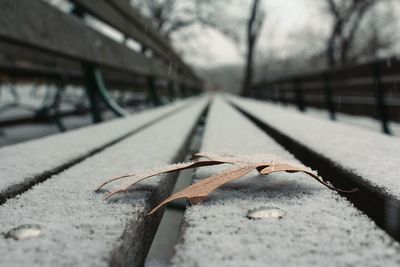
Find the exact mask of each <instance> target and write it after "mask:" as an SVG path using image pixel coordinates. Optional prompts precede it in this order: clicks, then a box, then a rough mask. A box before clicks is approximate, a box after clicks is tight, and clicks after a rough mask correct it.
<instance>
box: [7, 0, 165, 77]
mask: <svg viewBox="0 0 400 267" xmlns="http://www.w3.org/2000/svg"><path fill="white" fill-rule="evenodd" d="M0 25H1V27H0V39H2V40H3V41H7V42H13V43H18V44H23V45H26V46H30V47H32V48H37V49H39V50H43V51H47V52H51V53H54V54H58V55H62V56H66V57H69V58H73V59H76V60H80V61H84V62H87V63H93V64H98V65H102V66H106V67H110V68H115V69H120V70H125V71H130V72H134V73H138V74H142V75H154V76H161V77H170V75H171V73H168V67H167V66H165V65H164V64H159V63H158V62H156V61H154V60H151V59H149V58H147V57H146V56H145V55H143V54H141V53H138V52H135V51H133V50H132V49H129V48H128V47H126V46H124V45H122V44H119V43H117V42H116V41H113V40H111V39H110V38H108V37H106V36H104V35H102V34H100V33H98V32H97V31H95V30H93V29H90V28H89V27H87V26H86V25H84V24H83V23H82V22H81V21H80V20H79V19H77V18H74V17H72V16H69V15H67V14H64V13H62V12H61V11H58V10H56V9H55V8H53V7H51V6H49V5H48V4H46V3H44V2H42V1H31V0H18V1H15V0H4V1H1V2H0Z"/></svg>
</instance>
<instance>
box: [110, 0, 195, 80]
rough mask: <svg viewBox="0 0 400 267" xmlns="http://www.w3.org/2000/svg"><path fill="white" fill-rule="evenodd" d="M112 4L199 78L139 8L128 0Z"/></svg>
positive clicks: (113, 1)
mask: <svg viewBox="0 0 400 267" xmlns="http://www.w3.org/2000/svg"><path fill="white" fill-rule="evenodd" d="M109 2H110V4H112V5H113V6H114V7H116V8H117V9H118V10H119V11H120V12H121V13H123V14H125V16H126V17H127V18H129V19H130V20H131V21H132V22H133V23H135V24H136V25H137V26H138V28H139V29H142V30H145V31H146V34H147V36H148V37H149V38H151V39H153V40H154V42H155V43H157V44H158V45H160V46H161V47H162V48H163V49H164V50H165V51H167V53H168V54H169V55H170V56H171V58H173V59H174V60H175V61H177V62H178V64H179V65H180V66H183V68H184V69H183V71H184V73H185V74H188V75H189V76H191V78H193V79H195V80H197V81H198V82H199V79H198V78H197V76H196V75H195V73H194V72H193V70H192V69H191V68H189V66H187V65H186V64H185V63H184V62H183V60H182V58H181V57H180V56H179V55H178V54H176V53H175V51H174V49H173V48H172V47H171V45H170V44H169V42H166V41H165V37H163V36H161V35H160V34H159V33H158V31H157V30H156V29H155V28H154V27H153V24H152V23H151V21H150V20H149V19H147V18H145V17H143V16H142V15H141V14H140V13H139V11H138V10H136V9H135V8H133V7H132V6H131V5H130V4H129V2H128V1H125V0H110V1H109Z"/></svg>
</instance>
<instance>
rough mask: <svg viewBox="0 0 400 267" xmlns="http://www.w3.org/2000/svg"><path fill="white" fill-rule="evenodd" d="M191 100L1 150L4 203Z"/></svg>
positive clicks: (1, 198) (1, 199)
mask: <svg viewBox="0 0 400 267" xmlns="http://www.w3.org/2000/svg"><path fill="white" fill-rule="evenodd" d="M188 101H191V100H188ZM188 101H180V102H177V103H174V104H172V105H167V106H164V107H160V108H155V109H151V110H148V111H144V112H141V113H138V114H135V115H131V116H129V117H127V118H121V119H115V120H113V121H111V122H106V123H101V124H97V125H94V126H90V127H84V128H81V129H78V130H74V131H70V132H66V133H62V134H55V135H53V136H51V137H45V138H40V139H36V140H33V141H29V142H26V143H21V144H17V145H13V146H8V147H4V148H2V149H0V203H1V202H4V201H5V200H6V199H7V198H9V197H12V196H14V195H15V194H17V193H20V192H21V191H23V190H24V188H27V187H29V186H31V185H32V184H34V183H36V182H38V181H41V180H43V179H45V178H46V177H47V176H49V175H51V174H52V173H56V172H57V171H59V170H60V169H63V168H65V167H67V166H68V165H69V164H73V163H74V162H75V161H78V160H80V159H83V158H85V157H87V156H88V155H90V154H92V153H94V152H96V151H98V150H99V149H102V148H104V147H106V146H107V145H110V144H112V143H113V142H116V141H118V140H119V139H121V138H124V137H126V136H127V135H129V134H131V133H134V132H135V131H138V130H140V129H141V128H143V127H145V126H147V125H149V124H151V123H153V122H155V121H156V120H158V119H161V118H163V117H164V116H166V115H168V114H170V113H171V112H175V111H176V110H178V109H180V108H183V107H184V106H185V105H187V103H188Z"/></svg>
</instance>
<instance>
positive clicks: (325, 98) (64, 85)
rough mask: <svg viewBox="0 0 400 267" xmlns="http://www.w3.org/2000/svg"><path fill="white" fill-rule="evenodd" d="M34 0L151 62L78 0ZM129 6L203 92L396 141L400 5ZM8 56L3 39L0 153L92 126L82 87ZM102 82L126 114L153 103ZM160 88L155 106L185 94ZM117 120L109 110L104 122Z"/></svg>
mask: <svg viewBox="0 0 400 267" xmlns="http://www.w3.org/2000/svg"><path fill="white" fill-rule="evenodd" d="M32 1H43V2H46V4H48V5H51V6H52V7H53V8H56V9H57V10H59V11H61V12H63V13H65V14H69V15H71V14H72V15H73V16H76V17H79V19H80V20H81V21H82V23H84V24H85V25H86V26H88V27H90V28H91V29H94V30H95V31H97V32H100V33H101V34H103V35H105V36H107V37H108V38H111V39H112V40H114V41H115V42H118V43H120V44H123V45H124V46H126V47H128V48H129V49H132V50H133V51H136V52H138V53H143V54H145V55H146V56H148V57H153V56H154V55H153V54H152V53H151V51H149V50H147V49H146V48H145V47H143V45H142V44H141V43H140V42H138V41H137V40H134V39H132V38H127V36H126V34H125V33H123V32H121V31H120V30H119V29H116V28H115V27H113V26H110V25H109V24H107V23H105V22H104V21H102V20H101V19H100V18H99V17H98V16H95V14H92V13H91V12H88V10H87V9H85V8H84V6H82V5H79V1H69V0H32ZM124 1H128V0H124ZM17 2H18V1H17ZM128 2H129V5H131V6H132V7H133V8H134V9H135V10H138V11H139V12H140V14H142V15H143V16H144V17H146V18H147V19H148V20H147V21H148V23H151V24H152V25H151V26H148V27H151V28H154V29H156V30H157V31H158V32H159V33H160V35H161V36H162V37H163V38H164V40H165V42H167V43H170V44H171V46H172V47H173V49H174V50H175V51H176V53H177V54H178V55H179V56H180V57H182V59H183V61H184V62H185V63H186V64H188V65H189V66H190V67H191V68H192V69H193V70H194V71H195V73H196V76H197V77H199V78H200V79H201V80H202V89H201V90H200V91H213V92H214V91H220V92H225V93H232V94H238V95H242V96H246V97H254V98H257V99H260V100H265V101H272V102H275V103H277V104H279V105H285V106H286V107H287V108H291V109H296V110H299V112H305V113H306V114H309V115H310V116H318V117H321V118H326V119H331V120H338V121H343V122H346V123H351V124H354V125H356V126H359V127H364V128H368V129H371V130H373V131H381V132H383V133H386V134H390V135H394V136H398V135H400V126H399V124H398V122H399V121H400V113H399V111H400V90H399V89H398V81H400V80H399V77H400V62H399V61H398V55H399V54H400V42H399V40H400V19H399V17H400V2H399V1H398V0H397V1H396V0H286V1H280V0H130V1H128ZM90 3H91V5H94V6H95V5H98V4H99V3H97V2H96V1H92V2H90ZM146 27H147V26H146ZM60 31H63V28H62V27H61V28H60ZM144 31H147V28H146V29H144ZM80 42H84V40H80ZM9 51H10V44H9V43H7V42H0V59H1V61H2V62H0V64H1V66H2V67H1V68H0V81H1V87H0V127H1V128H0V146H5V145H10V144H15V143H18V142H21V141H25V140H30V139H33V138H38V137H41V136H45V135H49V134H54V133H58V132H61V131H66V130H70V129H74V128H78V127H81V126H84V125H89V124H91V123H92V121H93V118H92V116H91V114H90V112H89V109H90V106H89V99H88V97H87V94H86V92H85V86H83V85H82V84H80V83H79V82H70V80H68V81H62V79H61V81H60V78H57V79H55V80H54V79H53V80H51V79H43V78H42V79H40V80H38V79H32V78H30V79H27V78H26V77H24V79H20V77H19V75H15V73H14V72H10V71H8V69H7V68H8V66H6V67H3V65H7V64H10V62H14V63H15V62H20V63H21V62H23V63H24V64H28V65H29V64H36V65H37V64H38V61H37V57H32V55H25V54H24V53H23V51H24V50H21V51H22V52H18V53H13V56H12V57H10V55H9ZM18 55H21V58H23V59H21V58H19V56H18ZM36 56H37V55H36ZM41 58H43V57H41ZM47 62H51V59H49V60H47ZM63 64H64V63H63ZM68 64H69V66H70V68H69V69H70V70H71V69H73V68H76V69H80V66H79V65H77V66H74V64H75V63H74V62H65V65H68ZM169 64H170V67H171V68H173V67H174V65H173V64H174V63H172V62H170V63H169ZM5 70H7V71H5ZM104 76H105V80H106V82H108V83H109V84H110V94H111V97H112V98H113V99H114V100H115V101H116V102H118V104H119V105H120V106H122V107H123V108H124V109H126V110H127V111H129V112H131V113H135V112H139V111H140V110H143V109H146V108H148V107H152V106H155V105H156V104H157V103H155V102H154V101H150V100H149V97H148V95H149V94H148V92H147V91H146V90H147V89H146V88H145V87H146V86H145V85H144V82H143V81H141V79H143V78H142V77H136V78H135V85H129V86H128V85H127V84H128V83H122V82H120V83H118V82H113V80H117V81H122V80H124V79H125V77H122V76H121V77H117V78H115V77H116V76H115V75H111V74H109V75H108V74H107V73H104ZM130 78H131V76H130V77H129V79H130ZM127 79H128V78H127ZM155 83H156V84H157V86H158V88H159V89H157V90H158V91H159V92H160V95H159V97H160V101H159V102H160V103H159V104H164V103H168V102H171V101H173V100H174V99H176V98H183V97H185V94H184V93H182V92H180V93H177V94H175V98H173V97H171V96H170V95H168V94H167V93H165V92H166V91H167V89H165V88H167V86H166V85H165V82H164V84H163V81H155ZM127 87H129V90H126V89H127ZM176 87H177V86H175V89H174V90H175V91H176ZM163 88H164V89H163ZM178 91H179V90H178ZM163 92H164V93H163ZM113 118H115V116H114V115H113V113H112V112H111V111H109V110H107V109H106V108H104V110H103V118H102V119H103V120H109V119H113Z"/></svg>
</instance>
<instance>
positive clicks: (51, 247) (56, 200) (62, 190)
mask: <svg viewBox="0 0 400 267" xmlns="http://www.w3.org/2000/svg"><path fill="white" fill-rule="evenodd" d="M205 105H206V101H205V99H202V100H201V101H198V102H196V103H194V104H193V105H192V106H191V107H190V108H188V109H187V110H185V111H181V112H178V113H176V114H174V115H173V116H171V117H169V118H167V119H165V120H163V121H160V122H159V123H157V124H154V125H152V126H151V127H149V128H147V129H146V130H144V131H142V132H140V133H138V134H136V135H134V136H132V137H129V138H127V139H126V140H124V141H122V142H121V143H118V144H116V145H114V146H112V147H110V148H108V149H106V150H104V151H102V152H101V153H99V154H97V155H95V156H93V157H90V158H88V159H87V160H85V161H84V162H82V163H80V164H78V165H76V166H74V167H72V168H70V169H68V170H67V171H65V172H62V173H61V174H59V175H57V176H56V177H53V178H52V179H49V180H47V181H45V182H43V183H41V184H38V185H37V186H35V187H34V188H32V189H31V190H29V191H28V192H26V193H24V194H22V195H21V196H20V197H19V198H16V199H12V200H9V201H7V203H5V204H4V205H2V206H0V216H1V218H2V220H1V222H0V231H1V232H7V231H8V230H9V229H11V228H14V227H17V226H19V225H21V224H36V225H40V226H41V235H39V236H37V237H34V238H31V239H22V240H18V241H15V240H10V239H5V238H0V255H1V256H0V264H1V265H2V266H77V265H84V266H110V265H112V266H142V265H143V261H144V258H145V255H146V253H147V249H148V248H149V246H150V244H151V240H152V237H153V235H154V233H155V230H156V227H157V224H158V222H159V219H160V216H161V214H159V215H158V216H152V217H151V216H145V214H146V213H147V212H148V211H149V208H151V206H153V205H154V204H155V203H157V202H158V201H159V200H160V199H161V198H163V197H165V195H166V194H168V193H169V191H170V190H171V189H172V186H173V183H174V179H173V177H171V176H170V177H169V178H165V176H164V177H163V178H156V179H153V180H152V181H147V182H144V183H143V184H142V185H141V186H138V187H137V188H136V189H135V190H132V191H131V192H128V193H126V194H122V195H119V196H116V197H115V198H114V199H112V200H110V201H109V202H106V201H103V200H102V198H103V194H96V193H95V192H94V189H95V188H96V186H98V185H99V184H100V183H101V182H102V181H103V180H104V179H105V178H106V177H110V176H113V175H117V174H121V173H125V172H126V171H129V170H135V169H142V168H153V167H155V166H159V165H160V164H168V163H170V162H171V161H175V160H179V159H180V158H181V157H182V152H183V151H184V149H185V146H186V143H187V142H186V141H187V140H188V138H189V136H190V133H191V132H192V130H193V128H194V126H195V125H196V122H197V120H198V118H199V116H200V114H201V113H202V112H203V110H204V108H205ZM171 125H173V126H174V127H173V128H172V127H171ZM102 193H104V192H102Z"/></svg>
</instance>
